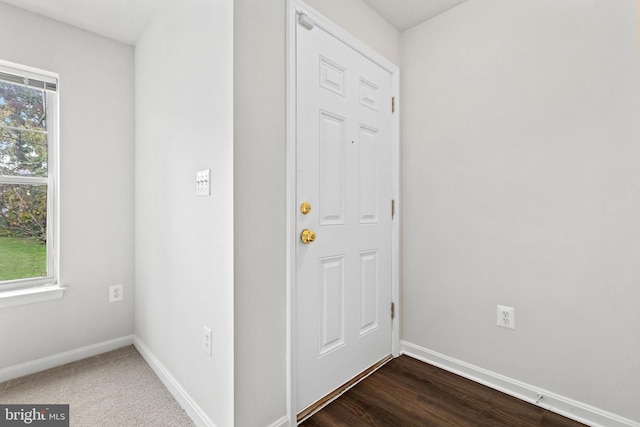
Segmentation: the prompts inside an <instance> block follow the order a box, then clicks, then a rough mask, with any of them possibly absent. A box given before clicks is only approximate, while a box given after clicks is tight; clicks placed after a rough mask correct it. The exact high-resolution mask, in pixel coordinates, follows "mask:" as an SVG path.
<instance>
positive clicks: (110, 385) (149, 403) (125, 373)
mask: <svg viewBox="0 0 640 427" xmlns="http://www.w3.org/2000/svg"><path fill="white" fill-rule="evenodd" d="M0 403H4V404H8V403H19V404H54V403H62V404H69V405H70V407H69V411H70V417H69V418H70V425H71V426H73V427H100V426H109V427H134V426H154V427H156V426H166V427H182V426H193V425H194V424H193V422H192V421H191V419H190V418H189V416H188V415H187V414H186V413H185V412H184V411H183V410H182V408H181V407H180V405H179V404H178V402H176V400H175V399H174V398H173V396H171V394H170V393H169V391H168V390H167V389H166V387H165V386H164V385H163V384H162V383H161V382H160V380H159V379H158V377H157V376H156V375H155V374H154V373H153V371H152V370H151V368H150V367H149V365H147V363H146V362H145V361H144V359H143V358H142V356H140V354H138V352H137V351H136V349H135V348H134V347H133V346H129V347H124V348H121V349H119V350H115V351H111V352H109V353H105V354H101V355H99V356H95V357H91V358H89V359H85V360H81V361H79V362H75V363H70V364H68V365H64V366H60V367H58V368H53V369H49V370H47V371H44V372H40V373H38V374H33V375H29V376H26V377H22V378H17V379H14V380H10V381H7V382H4V383H0Z"/></svg>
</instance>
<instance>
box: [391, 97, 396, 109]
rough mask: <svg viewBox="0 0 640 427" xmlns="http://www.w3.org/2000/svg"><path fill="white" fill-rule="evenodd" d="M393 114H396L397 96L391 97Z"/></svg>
mask: <svg viewBox="0 0 640 427" xmlns="http://www.w3.org/2000/svg"><path fill="white" fill-rule="evenodd" d="M391 112H392V113H395V112H396V97H395V96H392V97H391Z"/></svg>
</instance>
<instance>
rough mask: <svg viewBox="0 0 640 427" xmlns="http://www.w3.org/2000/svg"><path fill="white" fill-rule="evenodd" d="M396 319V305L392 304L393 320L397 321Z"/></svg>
mask: <svg viewBox="0 0 640 427" xmlns="http://www.w3.org/2000/svg"><path fill="white" fill-rule="evenodd" d="M395 318H396V304H395V303H393V302H392V303H391V319H392V320H393V319H395Z"/></svg>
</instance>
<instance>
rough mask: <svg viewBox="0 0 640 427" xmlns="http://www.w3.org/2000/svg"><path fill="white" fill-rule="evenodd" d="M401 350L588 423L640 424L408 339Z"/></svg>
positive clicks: (629, 426)
mask: <svg viewBox="0 0 640 427" xmlns="http://www.w3.org/2000/svg"><path fill="white" fill-rule="evenodd" d="M400 353H402V354H406V355H407V356H411V357H413V358H415V359H418V360H421V361H423V362H425V363H428V364H430V365H434V366H437V367H438V368H442V369H444V370H446V371H449V372H452V373H454V374H457V375H460V376H461V377H464V378H467V379H469V380H471V381H474V382H477V383H480V384H482V385H485V386H487V387H490V388H493V389H495V390H498V391H501V392H503V393H506V394H508V395H510V396H513V397H516V398H518V399H520V400H524V401H525V402H529V403H532V404H534V405H537V406H539V407H541V408H544V409H548V410H549V411H551V412H555V413H557V414H560V415H563V416H565V417H567V418H571V419H573V420H576V421H579V422H581V423H583V424H587V425H589V426H593V427H604V426H606V427H640V423H638V422H636V421H632V420H629V419H627V418H623V417H620V416H618V415H616V414H612V413H610V412H607V411H604V410H602V409H599V408H595V407H593V406H590V405H587V404H585V403H581V402H578V401H576V400H573V399H570V398H568V397H564V396H560V395H558V394H555V393H551V392H549V391H547V390H543V389H540V388H538V387H534V386H532V385H529V384H526V383H523V382H521V381H517V380H514V379H512V378H508V377H505V376H503V375H500V374H497V373H495V372H491V371H488V370H486V369H483V368H480V367H477V366H474V365H471V364H470V363H466V362H463V361H461V360H457V359H454V358H452V357H449V356H445V355H444V354H440V353H437V352H435V351H432V350H428V349H426V348H424V347H420V346H419V345H416V344H412V343H410V342H407V341H400Z"/></svg>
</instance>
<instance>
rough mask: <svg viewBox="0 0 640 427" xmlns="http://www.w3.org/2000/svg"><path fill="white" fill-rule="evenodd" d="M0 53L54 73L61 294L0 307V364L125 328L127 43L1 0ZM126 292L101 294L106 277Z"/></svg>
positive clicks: (129, 214) (129, 253) (130, 124)
mask: <svg viewBox="0 0 640 427" xmlns="http://www.w3.org/2000/svg"><path fill="white" fill-rule="evenodd" d="M0 16H1V17H2V25H0V58H1V59H3V60H6V61H11V62H15V63H19V64H22V65H27V66H31V67H36V68H40V69H43V70H47V71H52V72H56V73H58V74H59V75H60V85H59V103H60V111H59V116H60V141H59V145H60V158H59V160H60V181H59V183H60V200H59V202H60V254H59V256H60V283H61V284H62V285H63V286H66V287H67V290H66V291H65V293H64V297H63V298H62V299H61V300H55V301H46V302H41V303H36V304H28V305H21V306H14V307H9V308H3V309H2V310H0V325H2V327H0V343H1V344H0V346H1V347H2V350H0V369H2V368H7V367H11V366H15V365H17V364H21V363H25V362H29V361H34V360H36V359H40V358H44V357H48V356H52V355H57V354H59V353H64V352H67V351H72V350H76V349H78V348H80V347H84V346H89V345H93V344H97V343H101V342H104V341H108V340H112V339H116V338H121V337H123V336H128V335H131V334H132V333H133V224H132V218H133V139H134V120H133V108H134V107H133V105H134V100H133V48H132V47H131V46H128V45H125V44H122V43H118V42H115V41H112V40H109V39H106V38H104V37H101V36H98V35H95V34H91V33H88V32H85V31H82V30H79V29H77V28H74V27H71V26H68V25H65V24H62V23H60V22H57V21H54V20H51V19H47V18H44V17H41V16H39V15H35V14H33V13H30V12H26V11H24V10H21V9H17V8H14V7H12V6H8V5H5V4H3V3H0ZM114 284H123V285H124V301H122V302H119V303H112V304H110V303H109V302H108V287H109V285H114Z"/></svg>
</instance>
